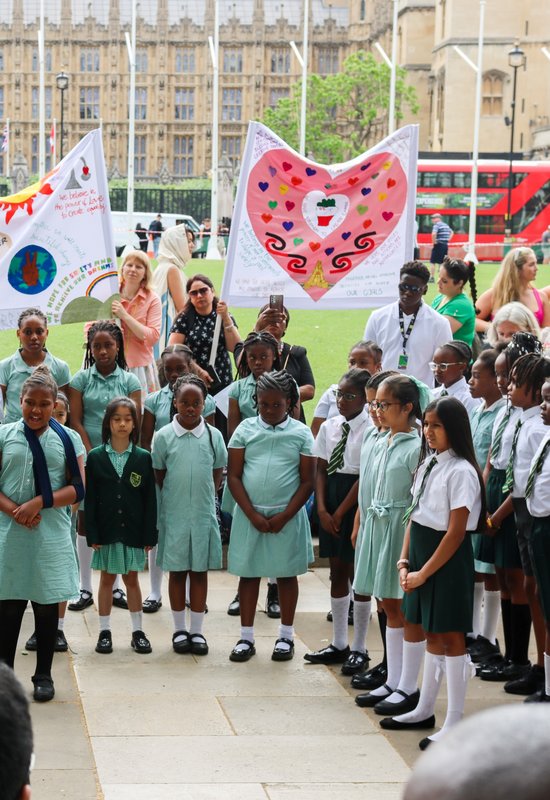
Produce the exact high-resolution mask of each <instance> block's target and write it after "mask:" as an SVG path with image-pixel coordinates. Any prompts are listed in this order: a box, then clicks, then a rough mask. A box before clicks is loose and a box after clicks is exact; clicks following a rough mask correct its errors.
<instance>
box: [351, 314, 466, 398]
mask: <svg viewBox="0 0 550 800" xmlns="http://www.w3.org/2000/svg"><path fill="white" fill-rule="evenodd" d="M411 320H412V315H407V314H403V326H404V328H405V332H406V331H407V330H408V328H409V324H410V322H411ZM364 338H365V339H372V341H374V342H376V344H377V345H378V347H380V348H381V349H382V369H383V370H387V369H394V370H397V371H398V372H399V373H401V374H403V375H414V377H415V378H418V380H420V381H423V383H425V384H426V386H429V387H430V388H433V386H434V375H433V372H432V371H431V369H430V368H429V366H428V362H429V361H432V360H433V355H434V353H435V351H436V350H437V348H438V347H441V346H442V345H444V344H446V343H447V342H450V341H452V338H453V332H452V330H451V326H450V324H449V321H448V320H446V319H445V317H444V316H442V315H441V314H438V313H437V311H434V310H433V308H430V306H428V305H426V303H424V302H422V303H421V305H420V308H419V309H418V314H417V317H416V320H415V323H414V327H413V329H412V332H411V335H410V337H409V339H408V341H407V345H406V348H405V352H406V353H407V356H408V362H407V367H406V369H398V363H399V356H400V355H401V354H402V353H403V337H402V335H401V330H400V328H399V301H397V302H396V303H390V305H387V306H383V307H382V308H378V309H376V311H373V312H372V314H371V315H370V317H369V319H368V322H367V325H366V327H365V334H364Z"/></svg>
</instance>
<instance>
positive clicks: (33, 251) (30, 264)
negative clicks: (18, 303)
mask: <svg viewBox="0 0 550 800" xmlns="http://www.w3.org/2000/svg"><path fill="white" fill-rule="evenodd" d="M56 275H57V264H56V263H55V260H54V258H53V256H52V254H51V253H50V252H48V250H45V249H44V248H43V247H39V246H38V245H36V244H29V245H27V246H26V247H22V248H21V250H18V252H17V253H16V254H15V255H14V256H13V258H12V259H11V261H10V266H9V269H8V281H9V283H10V285H11V286H12V288H13V289H15V290H16V291H17V292H21V294H40V292H43V291H44V290H45V289H47V288H48V286H51V284H52V283H53V281H54V279H55V276H56Z"/></svg>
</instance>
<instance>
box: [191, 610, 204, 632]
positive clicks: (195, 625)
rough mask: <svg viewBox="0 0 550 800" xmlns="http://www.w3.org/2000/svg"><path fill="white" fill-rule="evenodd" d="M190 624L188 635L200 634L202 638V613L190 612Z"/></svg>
mask: <svg viewBox="0 0 550 800" xmlns="http://www.w3.org/2000/svg"><path fill="white" fill-rule="evenodd" d="M190 613H191V623H190V625H189V633H191V634H193V633H200V634H201V636H202V624H203V622H204V611H191V612H190Z"/></svg>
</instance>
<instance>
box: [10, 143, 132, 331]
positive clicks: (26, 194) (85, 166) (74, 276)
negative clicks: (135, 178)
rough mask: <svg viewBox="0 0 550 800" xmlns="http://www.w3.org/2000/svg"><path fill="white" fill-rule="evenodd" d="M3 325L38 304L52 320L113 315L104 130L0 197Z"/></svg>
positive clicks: (112, 259)
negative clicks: (18, 188)
mask: <svg viewBox="0 0 550 800" xmlns="http://www.w3.org/2000/svg"><path fill="white" fill-rule="evenodd" d="M0 292H1V293H0V329H3V328H14V327H16V324H17V318H18V316H19V314H20V312H21V311H22V310H23V309H25V308H28V307H29V306H35V307H38V308H40V309H41V310H42V311H43V312H44V313H45V314H46V315H47V318H48V321H49V322H50V323H51V324H59V323H66V322H85V321H87V320H91V319H100V318H104V317H110V316H111V313H110V304H111V301H112V299H113V295H116V293H117V292H118V276H117V262H116V253H115V245H114V238H113V230H112V225H111V209H110V205H109V193H108V187H107V175H106V173H105V159H104V156H103V145H102V142H101V132H100V131H99V130H95V131H91V132H90V133H88V134H87V135H86V136H85V137H84V138H83V139H81V141H80V142H79V143H78V144H77V146H76V147H75V148H74V149H73V150H71V151H70V153H68V154H67V155H66V156H65V158H64V159H63V161H61V162H60V163H59V164H58V165H57V166H56V167H55V168H54V169H53V170H51V172H49V173H48V174H47V175H45V176H44V178H41V179H40V180H39V181H38V183H35V184H33V185H32V186H28V187H27V188H26V189H22V190H21V191H19V192H17V193H16V194H13V195H10V196H8V197H0Z"/></svg>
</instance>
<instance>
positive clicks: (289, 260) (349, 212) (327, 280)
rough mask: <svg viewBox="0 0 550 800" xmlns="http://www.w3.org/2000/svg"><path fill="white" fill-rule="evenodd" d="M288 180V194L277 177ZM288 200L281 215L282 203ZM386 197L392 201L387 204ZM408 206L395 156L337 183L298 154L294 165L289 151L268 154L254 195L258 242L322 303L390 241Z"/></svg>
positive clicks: (373, 159) (257, 171) (372, 159)
mask: <svg viewBox="0 0 550 800" xmlns="http://www.w3.org/2000/svg"><path fill="white" fill-rule="evenodd" d="M284 173H286V175H285V180H286V181H287V183H286V184H285V185H284V190H283V186H282V185H281V184H280V181H275V180H274V176H275V175H276V174H279V175H281V174H284ZM367 183H368V184H369V186H367V185H366V184H367ZM371 192H372V193H371ZM281 194H284V195H285V203H284V205H283V206H282V207H281V206H277V204H276V202H275V201H276V200H277V199H278V198H279V197H280V195H281ZM366 195H368V201H367V202H368V212H369V214H368V216H369V218H368V220H365V211H366V210H367V207H366V206H365V205H364V201H365V197H366ZM379 195H385V197H384V200H383V201H382V200H380V199H379ZM372 198H374V199H372ZM406 200H407V177H406V174H405V172H404V170H403V167H402V165H401V162H400V160H399V157H398V156H396V155H394V154H393V153H388V152H385V153H377V154H376V155H374V156H373V155H369V157H368V159H367V158H366V157H365V159H364V161H363V162H359V163H357V164H356V165H355V166H353V167H350V168H349V169H347V170H344V171H343V172H341V173H340V174H338V175H335V174H332V173H331V172H330V171H329V170H328V169H326V168H325V167H321V166H320V165H316V166H315V169H313V168H311V166H310V165H309V163H308V162H306V161H303V160H302V159H301V158H300V157H299V156H297V155H296V154H292V155H291V156H290V157H289V152H288V150H284V149H282V148H279V149H274V150H269V151H267V152H266V153H264V154H263V156H262V157H261V158H260V159H259V161H258V162H257V163H256V164H255V166H254V168H253V169H252V172H251V174H250V177H249V180H248V189H247V210H248V216H249V218H250V221H251V224H252V228H253V230H254V234H255V235H256V237H257V239H258V241H259V242H260V243H261V244H262V246H263V247H264V248H265V249H266V250H267V252H268V253H269V254H270V255H271V257H272V258H273V259H274V260H275V261H276V262H277V263H278V264H279V266H280V267H281V269H283V270H284V272H286V274H287V275H289V276H290V277H291V278H292V280H294V281H296V283H298V284H299V285H300V286H302V288H303V289H304V291H306V292H307V294H308V295H309V296H310V297H311V299H312V300H315V301H317V300H320V298H321V297H322V296H323V295H324V294H325V293H326V292H328V291H329V289H331V288H332V287H333V286H335V285H336V284H337V283H338V282H339V281H340V280H342V278H344V277H345V276H346V275H349V274H350V273H351V272H352V271H353V270H354V269H355V268H356V267H358V266H359V265H360V264H362V263H363V262H364V261H365V259H366V258H368V256H369V255H370V254H371V253H373V252H374V251H375V250H376V249H377V248H378V247H379V246H380V245H381V244H382V242H384V241H385V239H387V238H388V236H389V235H390V234H391V233H392V231H393V230H394V228H395V226H396V225H397V224H398V222H399V220H400V219H401V215H402V214H403V210H404V208H405V203H406ZM270 213H271V214H272V219H271V220H269V221H267V216H268V215H269V214H270ZM290 223H292V224H290ZM366 223H369V224H368V225H367V227H365V225H366ZM367 228H368V229H367ZM290 230H292V235H291V236H289V231H290Z"/></svg>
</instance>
